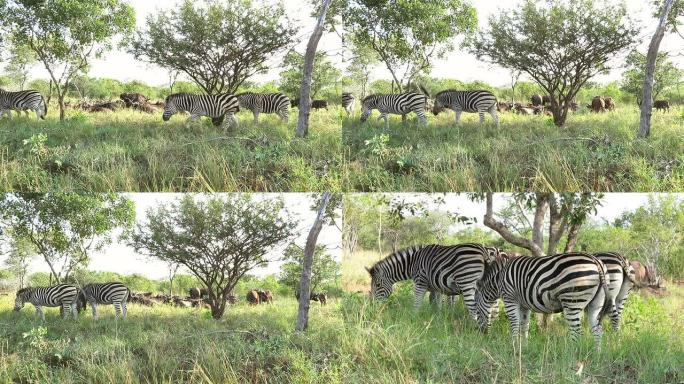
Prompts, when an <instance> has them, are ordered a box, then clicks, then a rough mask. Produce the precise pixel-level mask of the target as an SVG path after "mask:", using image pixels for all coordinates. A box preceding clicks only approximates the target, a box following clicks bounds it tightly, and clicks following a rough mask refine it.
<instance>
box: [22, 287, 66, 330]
mask: <svg viewBox="0 0 684 384" xmlns="http://www.w3.org/2000/svg"><path fill="white" fill-rule="evenodd" d="M27 302H28V303H31V304H33V306H34V307H36V314H37V315H38V316H40V318H41V320H42V321H45V313H43V307H44V306H45V307H61V308H62V318H63V319H66V318H67V317H68V316H69V312H71V314H72V315H73V316H74V319H76V318H77V316H78V309H77V307H78V288H76V287H75V286H73V285H69V284H57V285H53V286H50V287H34V288H30V287H29V288H22V289H20V290H19V291H17V297H16V299H15V300H14V310H15V311H17V312H18V311H20V310H21V309H22V308H23V307H24V304H26V303H27Z"/></svg>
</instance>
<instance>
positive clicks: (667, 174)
mask: <svg viewBox="0 0 684 384" xmlns="http://www.w3.org/2000/svg"><path fill="white" fill-rule="evenodd" d="M377 116H378V114H377V111H376V112H375V113H374V114H373V115H372V116H371V118H370V119H369V120H368V121H367V122H366V123H363V124H362V123H360V121H359V119H358V116H356V117H354V118H352V119H345V121H344V123H343V141H344V144H345V154H344V157H345V170H344V171H343V184H344V185H345V189H346V190H348V191H425V192H434V191H521V190H534V191H588V190H593V191H640V192H646V191H679V190H682V189H684V110H682V109H681V108H680V109H675V110H671V111H670V113H668V114H663V113H654V115H653V126H652V131H651V132H652V134H651V137H650V138H648V139H645V140H637V138H636V132H637V130H638V125H639V123H638V122H639V114H638V111H637V110H636V108H634V107H632V106H624V107H621V108H618V109H617V110H615V111H613V112H608V113H603V114H592V113H589V112H587V111H580V112H578V113H577V114H571V115H570V117H569V118H568V122H567V124H566V126H565V127H563V128H558V127H556V126H554V125H553V124H552V121H551V118H550V117H541V116H534V117H533V116H520V115H516V114H512V113H503V114H500V116H501V127H500V128H499V129H496V127H495V125H494V123H493V122H492V120H491V117H490V116H488V115H487V116H486V120H485V126H483V127H481V126H480V125H479V122H478V121H477V120H478V116H477V114H463V116H462V117H463V119H462V126H461V127H460V128H457V127H456V126H455V124H454V113H453V112H451V111H449V112H448V113H443V114H441V115H439V116H438V117H435V116H432V115H430V116H429V124H428V126H427V127H424V126H420V125H418V122H417V119H415V118H414V117H412V116H413V114H411V115H410V117H409V122H408V123H407V124H406V125H405V126H404V125H402V124H401V120H400V118H399V116H392V120H391V122H390V128H389V130H385V127H384V123H383V122H381V121H380V122H379V121H377V120H376V118H377Z"/></svg>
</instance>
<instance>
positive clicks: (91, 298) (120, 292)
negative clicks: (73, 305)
mask: <svg viewBox="0 0 684 384" xmlns="http://www.w3.org/2000/svg"><path fill="white" fill-rule="evenodd" d="M130 296H131V291H130V290H129V289H128V287H126V286H125V285H124V284H123V283H119V282H114V283H101V284H100V283H93V284H86V285H85V286H84V287H83V291H82V293H81V301H82V302H84V304H85V303H90V307H91V308H92V309H93V319H95V320H97V304H113V305H114V310H115V311H116V314H115V318H116V319H117V320H118V319H119V312H123V318H124V319H125V318H126V303H127V302H128V298H129V297H130Z"/></svg>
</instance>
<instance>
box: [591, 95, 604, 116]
mask: <svg viewBox="0 0 684 384" xmlns="http://www.w3.org/2000/svg"><path fill="white" fill-rule="evenodd" d="M587 108H589V109H590V110H591V111H592V112H596V113H599V112H603V111H604V110H605V109H606V101H605V99H604V98H603V97H601V96H595V97H594V98H593V99H591V104H589V105H587Z"/></svg>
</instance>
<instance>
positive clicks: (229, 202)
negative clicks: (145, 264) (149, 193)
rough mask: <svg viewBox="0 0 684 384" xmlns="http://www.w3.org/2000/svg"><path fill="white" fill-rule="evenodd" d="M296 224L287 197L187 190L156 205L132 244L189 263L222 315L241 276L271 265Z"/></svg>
mask: <svg viewBox="0 0 684 384" xmlns="http://www.w3.org/2000/svg"><path fill="white" fill-rule="evenodd" d="M296 224H297V223H296V221H295V220H293V219H291V218H290V217H289V214H288V212H287V211H286V210H285V209H284V202H283V200H282V199H281V198H270V197H267V198H264V199H255V198H254V197H252V196H251V195H248V194H235V195H225V196H212V197H206V198H204V197H199V196H198V197H194V196H191V195H185V196H183V197H182V198H181V199H179V200H177V201H175V202H173V203H170V204H167V205H165V206H159V207H154V208H150V209H149V210H148V211H147V219H146V222H144V223H139V224H138V226H137V228H136V229H135V230H134V231H132V232H131V233H130V234H129V243H130V245H131V246H133V247H134V248H135V249H136V251H138V252H141V253H143V254H146V255H148V256H150V257H154V258H156V259H159V260H162V261H165V262H167V263H176V264H179V265H182V266H184V267H185V268H187V269H188V270H189V271H190V272H191V273H192V274H193V275H195V277H197V278H198V279H199V281H200V282H201V283H202V284H203V285H204V286H205V287H207V289H208V291H209V292H208V295H209V300H208V303H209V305H210V306H211V315H212V317H213V318H214V319H220V318H221V317H222V316H223V313H224V312H225V309H226V300H227V299H228V295H229V294H230V293H231V292H232V291H233V289H234V288H235V285H236V284H237V283H238V280H240V278H242V277H243V276H244V275H245V274H246V273H247V272H249V271H251V270H252V269H254V268H256V267H261V266H265V265H266V264H267V263H268V262H269V261H270V255H269V252H270V251H272V250H273V249H274V247H276V246H278V245H280V244H282V243H283V242H285V241H287V240H288V239H290V238H291V237H292V235H293V233H294V229H295V226H296Z"/></svg>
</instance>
